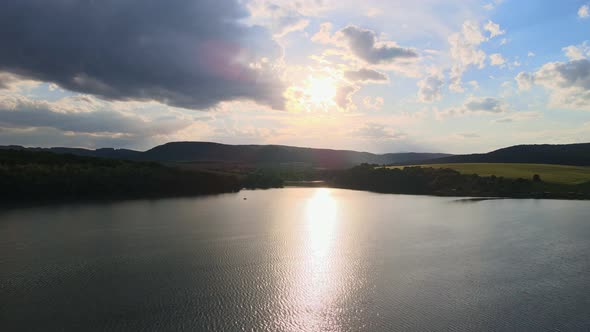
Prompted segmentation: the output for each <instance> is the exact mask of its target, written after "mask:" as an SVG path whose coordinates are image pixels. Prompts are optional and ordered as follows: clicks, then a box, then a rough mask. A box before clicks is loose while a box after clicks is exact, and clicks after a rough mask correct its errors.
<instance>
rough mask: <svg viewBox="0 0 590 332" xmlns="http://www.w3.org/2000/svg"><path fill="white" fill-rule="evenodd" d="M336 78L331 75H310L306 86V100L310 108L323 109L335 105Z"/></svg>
mask: <svg viewBox="0 0 590 332" xmlns="http://www.w3.org/2000/svg"><path fill="white" fill-rule="evenodd" d="M335 97H336V80H334V79H333V78H330V77H310V78H309V79H308V80H307V82H306V84H305V88H304V98H305V99H306V100H305V101H304V103H305V104H307V105H308V108H309V109H310V110H312V109H318V108H319V109H323V110H327V109H328V108H329V107H332V106H334V105H335V101H334V98H335Z"/></svg>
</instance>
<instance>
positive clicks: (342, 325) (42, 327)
mask: <svg viewBox="0 0 590 332" xmlns="http://www.w3.org/2000/svg"><path fill="white" fill-rule="evenodd" d="M244 198H246V199H244ZM0 330H2V331H82V330H90V331H135V330H143V331H208V330H210V331H426V330H430V331H450V330H452V331H477V330H496V331H548V330H563V331H573V330H584V331H587V330H590V202H587V201H565V200H533V199H522V200H514V199H502V200H484V201H478V200H468V199H459V198H442V197H426V196H405V195H387V194H375V193H369V192H362V191H351V190H340V189H324V188H285V189H272V190H263V191H242V192H240V193H236V194H226V195H218V196H209V197H200V198H177V199H163V200H144V201H127V202H117V203H104V202H103V203H68V204H62V205H51V206H41V207H29V208H13V209H5V210H0Z"/></svg>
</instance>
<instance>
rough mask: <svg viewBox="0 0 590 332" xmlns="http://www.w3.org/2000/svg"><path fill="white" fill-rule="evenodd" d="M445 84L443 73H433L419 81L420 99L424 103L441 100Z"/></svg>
mask: <svg viewBox="0 0 590 332" xmlns="http://www.w3.org/2000/svg"><path fill="white" fill-rule="evenodd" d="M443 85H444V81H443V76H442V75H441V74H432V75H429V76H427V77H425V78H424V79H422V80H421V81H419V82H418V87H419V90H418V100H420V101H421V102H424V103H431V102H433V101H435V100H440V98H441V90H442V87H443Z"/></svg>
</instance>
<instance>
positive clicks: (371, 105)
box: [363, 97, 385, 111]
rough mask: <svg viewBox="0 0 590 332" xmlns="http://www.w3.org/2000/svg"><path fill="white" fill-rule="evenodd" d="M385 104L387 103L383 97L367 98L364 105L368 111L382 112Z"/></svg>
mask: <svg viewBox="0 0 590 332" xmlns="http://www.w3.org/2000/svg"><path fill="white" fill-rule="evenodd" d="M384 103H385V100H384V99H383V98H382V97H375V98H371V97H365V99H363V105H365V107H366V108H367V109H370V110H375V111H379V110H381V108H382V107H383V104H384Z"/></svg>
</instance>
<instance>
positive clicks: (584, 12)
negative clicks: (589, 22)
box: [578, 5, 590, 18]
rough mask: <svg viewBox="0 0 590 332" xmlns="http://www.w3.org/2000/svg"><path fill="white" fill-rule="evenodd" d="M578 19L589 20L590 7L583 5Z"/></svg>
mask: <svg viewBox="0 0 590 332" xmlns="http://www.w3.org/2000/svg"><path fill="white" fill-rule="evenodd" d="M578 17H579V18H588V17H590V6H588V5H583V6H581V7H580V9H578Z"/></svg>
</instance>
